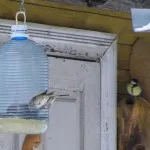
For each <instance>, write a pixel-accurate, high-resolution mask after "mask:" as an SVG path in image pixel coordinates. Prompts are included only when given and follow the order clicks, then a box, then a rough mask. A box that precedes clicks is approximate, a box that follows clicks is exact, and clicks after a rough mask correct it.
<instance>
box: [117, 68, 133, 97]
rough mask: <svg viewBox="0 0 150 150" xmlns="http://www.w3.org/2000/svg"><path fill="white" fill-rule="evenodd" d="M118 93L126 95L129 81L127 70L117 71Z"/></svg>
mask: <svg viewBox="0 0 150 150" xmlns="http://www.w3.org/2000/svg"><path fill="white" fill-rule="evenodd" d="M117 77H118V82H117V84H118V93H119V94H128V93H127V90H126V85H127V82H128V81H129V79H130V76H129V71H127V70H118V74H117Z"/></svg>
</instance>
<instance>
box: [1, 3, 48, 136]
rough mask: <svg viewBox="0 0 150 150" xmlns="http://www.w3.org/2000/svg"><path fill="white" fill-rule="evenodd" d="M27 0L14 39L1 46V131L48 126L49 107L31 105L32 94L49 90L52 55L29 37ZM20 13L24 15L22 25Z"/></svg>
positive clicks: (26, 130)
mask: <svg viewBox="0 0 150 150" xmlns="http://www.w3.org/2000/svg"><path fill="white" fill-rule="evenodd" d="M23 2H24V1H22V2H21V9H20V10H21V11H19V12H17V13H16V24H15V25H12V27H11V31H12V34H11V40H9V41H7V42H6V43H4V44H3V45H2V46H1V47H0V133H26V134H39V133H43V132H45V131H46V129H47V119H48V110H47V109H39V110H34V111H31V110H29V108H28V104H29V102H30V100H31V99H32V97H34V96H35V95H37V94H39V93H42V92H44V91H45V90H47V89H48V58H47V56H46V54H45V51H44V49H43V48H42V47H41V46H40V45H38V44H37V43H35V42H33V41H31V40H30V39H29V35H28V29H27V24H26V13H25V11H24V7H23V4H24V3H23ZM22 10H23V11H22ZM19 15H23V17H24V22H23V24H22V25H20V24H19V22H18V16H19Z"/></svg>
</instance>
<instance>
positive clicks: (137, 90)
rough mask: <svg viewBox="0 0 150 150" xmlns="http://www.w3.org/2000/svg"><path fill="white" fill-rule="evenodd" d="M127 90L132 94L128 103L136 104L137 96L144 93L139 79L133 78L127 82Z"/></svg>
mask: <svg viewBox="0 0 150 150" xmlns="http://www.w3.org/2000/svg"><path fill="white" fill-rule="evenodd" d="M127 92H128V94H129V95H130V98H129V99H128V100H127V104H134V101H135V99H136V97H138V96H140V95H141V93H142V89H141V87H140V84H139V81H138V79H135V78H134V79H131V81H130V82H129V83H128V84H127Z"/></svg>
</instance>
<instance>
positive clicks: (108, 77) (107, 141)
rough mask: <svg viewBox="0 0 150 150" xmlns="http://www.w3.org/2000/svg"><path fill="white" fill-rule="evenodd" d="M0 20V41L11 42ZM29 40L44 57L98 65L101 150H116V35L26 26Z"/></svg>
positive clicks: (7, 25) (6, 23)
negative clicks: (37, 46)
mask: <svg viewBox="0 0 150 150" xmlns="http://www.w3.org/2000/svg"><path fill="white" fill-rule="evenodd" d="M14 23H15V21H10V20H3V19H0V42H1V43H3V42H4V41H7V40H9V39H10V25H12V24H14ZM28 25H29V34H30V39H31V40H34V41H35V42H37V43H39V44H40V45H42V46H43V47H45V50H46V53H47V55H50V56H55V57H63V58H68V59H78V60H84V61H96V62H97V63H100V65H101V75H100V80H101V84H100V87H101V91H100V94H101V114H100V117H101V118H100V119H101V127H100V128H101V141H100V142H101V150H117V130H116V128H117V123H116V122H117V117H116V110H117V107H116V106H117V103H116V100H117V97H116V93H117V80H116V78H117V40H116V39H117V36H116V35H114V34H108V33H102V32H96V31H88V30H80V29H72V28H65V27H56V26H48V25H41V24H34V23H28Z"/></svg>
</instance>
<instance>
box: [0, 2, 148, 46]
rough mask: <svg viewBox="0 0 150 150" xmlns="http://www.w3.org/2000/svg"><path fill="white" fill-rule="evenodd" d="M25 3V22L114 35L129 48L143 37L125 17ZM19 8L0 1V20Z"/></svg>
mask: <svg viewBox="0 0 150 150" xmlns="http://www.w3.org/2000/svg"><path fill="white" fill-rule="evenodd" d="M25 2H26V3H25V8H26V11H27V20H28V21H29V22H38V23H43V24H51V25H57V26H66V27H72V28H80V29H87V30H95V31H103V32H109V33H116V34H118V35H119V39H118V42H119V43H124V44H129V45H130V44H133V42H134V41H135V39H136V38H137V37H138V36H141V37H143V36H145V34H140V35H139V34H137V33H134V32H133V31H132V24H131V19H130V15H129V14H125V13H120V12H113V11H107V10H100V9H99V10H97V9H94V8H87V7H77V6H72V5H65V4H63V5H62V4H61V3H52V2H43V1H42V0H37V1H33V0H26V1H25ZM19 4H20V2H19V1H18V0H15V1H14V0H11V1H9V0H1V1H0V9H1V11H0V17H1V18H7V19H14V16H15V13H16V11H17V10H19ZM148 37H149V36H148Z"/></svg>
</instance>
